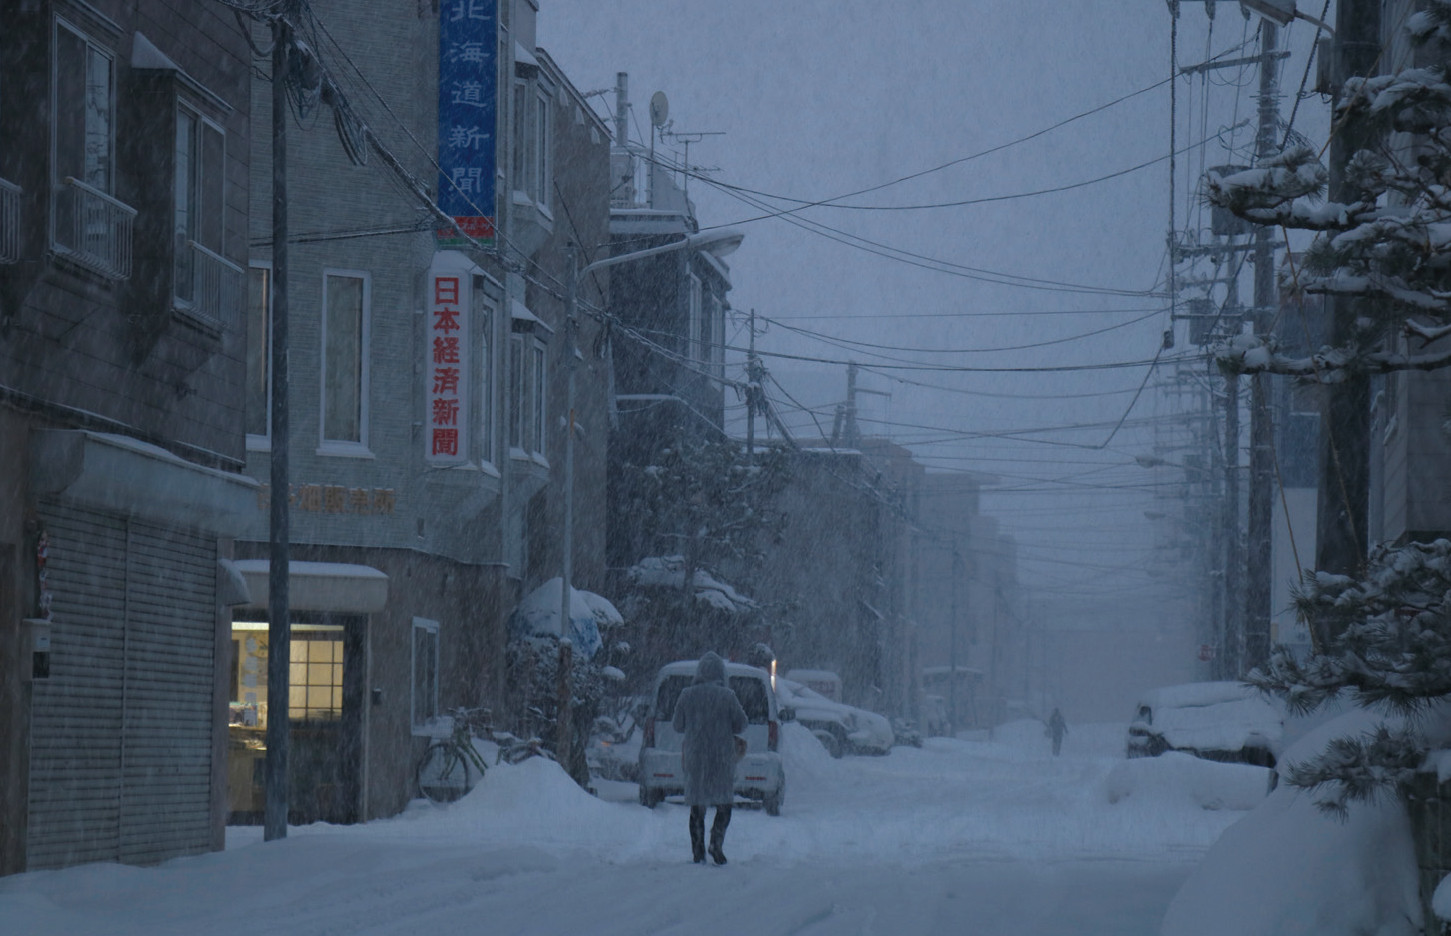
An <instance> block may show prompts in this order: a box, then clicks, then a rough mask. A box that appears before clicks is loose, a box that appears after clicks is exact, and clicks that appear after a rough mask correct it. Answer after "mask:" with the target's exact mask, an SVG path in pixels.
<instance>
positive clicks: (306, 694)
mask: <svg viewBox="0 0 1451 936" xmlns="http://www.w3.org/2000/svg"><path fill="white" fill-rule="evenodd" d="M289 651H290V652H289V657H288V662H289V664H290V668H289V670H288V674H287V717H288V718H290V719H291V720H292V721H294V722H303V723H304V724H306V723H316V722H325V721H336V720H337V719H338V718H339V717H340V716H341V715H342V714H343V629H342V628H341V627H327V628H323V627H318V628H315V629H309V630H302V629H301V628H298V633H296V634H295V635H294V636H293V638H292V640H291V642H290V645H289Z"/></svg>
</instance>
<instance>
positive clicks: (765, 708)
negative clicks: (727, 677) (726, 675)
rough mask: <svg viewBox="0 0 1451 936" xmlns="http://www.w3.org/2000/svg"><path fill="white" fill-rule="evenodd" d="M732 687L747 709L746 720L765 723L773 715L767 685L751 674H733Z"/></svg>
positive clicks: (743, 706) (756, 723)
mask: <svg viewBox="0 0 1451 936" xmlns="http://www.w3.org/2000/svg"><path fill="white" fill-rule="evenodd" d="M731 688H732V689H734V690H735V692H736V698H737V699H740V700H741V708H743V709H745V710H746V721H748V722H750V723H751V724H753V725H764V724H765V723H766V722H767V721H768V720H769V719H770V717H771V703H770V702H768V701H767V700H766V685H765V683H763V682H761V681H760V680H759V679H756V678H754V677H751V676H732V677H731Z"/></svg>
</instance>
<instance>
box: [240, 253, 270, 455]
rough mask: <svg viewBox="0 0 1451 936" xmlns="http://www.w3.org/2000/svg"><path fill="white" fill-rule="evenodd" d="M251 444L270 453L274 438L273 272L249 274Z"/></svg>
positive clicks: (258, 268) (259, 268)
mask: <svg viewBox="0 0 1451 936" xmlns="http://www.w3.org/2000/svg"><path fill="white" fill-rule="evenodd" d="M246 392H247V397H246V401H247V402H246V406H247V412H246V423H247V444H248V446H249V447H252V448H261V449H266V448H268V447H269V443H270V440H271V435H272V423H271V414H272V268H271V267H270V266H265V265H261V264H254V265H253V266H252V267H250V268H249V269H248V270H247V390H246Z"/></svg>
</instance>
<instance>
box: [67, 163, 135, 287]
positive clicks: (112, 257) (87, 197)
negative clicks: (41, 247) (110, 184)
mask: <svg viewBox="0 0 1451 936" xmlns="http://www.w3.org/2000/svg"><path fill="white" fill-rule="evenodd" d="M135 218H136V209H135V208H132V207H131V206H130V205H127V204H124V203H122V202H119V201H117V200H116V199H114V198H112V197H111V196H110V195H107V194H106V193H105V192H102V191H100V190H99V189H95V188H92V187H91V186H89V185H87V184H86V183H84V182H82V181H80V180H79V179H76V178H73V177H70V176H67V177H66V179H65V181H64V182H62V183H61V184H60V185H58V186H56V189H55V215H54V224H55V250H56V253H58V254H60V255H61V256H63V257H65V258H66V259H68V260H70V261H71V262H72V263H75V264H76V265H77V266H81V267H85V268H86V269H88V270H90V271H91V272H93V273H98V274H100V275H101V276H104V277H106V278H107V279H113V280H123V279H127V278H128V277H130V276H131V227H132V222H133V221H134V220H135Z"/></svg>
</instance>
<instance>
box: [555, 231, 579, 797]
mask: <svg viewBox="0 0 1451 936" xmlns="http://www.w3.org/2000/svg"><path fill="white" fill-rule="evenodd" d="M564 262H565V264H566V266H567V268H568V269H567V271H566V277H565V279H566V282H567V283H568V289H569V293H568V305H567V309H566V314H565V319H564V368H565V371H566V372H567V374H568V381H567V383H566V387H567V388H568V389H567V390H566V391H565V393H566V396H565V404H564V405H565V408H566V411H567V412H566V413H565V424H564V541H563V542H562V543H560V547H559V559H560V563H559V568H560V573H559V709H558V716H559V717H558V719H557V720H556V726H557V727H556V737H555V743H556V747H555V755H556V756H557V757H558V759H559V762H560V763H561V764H563V765H564V769H565V770H566V771H570V773H571V775H572V773H573V771H572V769H571V768H572V767H573V761H572V759H571V752H572V751H573V745H574V725H573V723H572V722H571V721H570V718H569V699H570V693H571V689H570V673H569V670H568V669H567V667H568V666H569V663H570V661H571V659H572V657H571V654H570V646H571V645H570V637H569V609H570V592H571V586H572V583H573V581H574V372H575V347H574V344H575V340H576V338H575V329H576V325H575V320H576V317H577V314H576V313H577V310H578V306H579V257H578V248H577V247H575V245H574V244H570V245H569V247H568V249H566V250H565V252H564Z"/></svg>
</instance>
